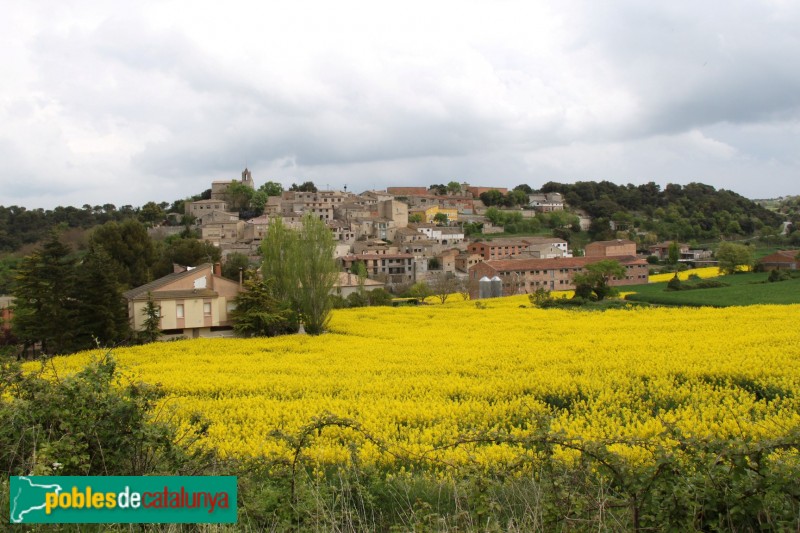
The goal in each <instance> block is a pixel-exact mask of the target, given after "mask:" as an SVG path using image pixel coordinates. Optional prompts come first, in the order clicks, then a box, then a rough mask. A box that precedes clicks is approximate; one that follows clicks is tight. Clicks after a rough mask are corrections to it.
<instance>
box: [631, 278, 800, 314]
mask: <svg viewBox="0 0 800 533" xmlns="http://www.w3.org/2000/svg"><path fill="white" fill-rule="evenodd" d="M662 276H663V275H662ZM668 276H670V275H666V276H664V277H668ZM768 277H769V274H768V273H766V272H753V273H749V272H740V273H738V274H735V275H733V276H723V277H718V278H717V277H713V278H710V280H713V281H716V282H718V283H717V285H718V286H713V285H714V284H709V286H707V287H706V288H696V289H693V290H691V289H692V287H693V286H694V285H696V283H693V282H691V281H687V282H686V283H685V286H684V289H690V290H670V289H669V287H668V281H665V282H661V283H651V284H649V285H642V286H638V287H634V288H632V289H631V290H633V291H635V293H634V294H628V295H626V296H625V298H626V299H627V300H630V301H635V302H648V303H652V304H661V305H687V306H697V307H701V306H713V307H728V306H736V305H755V304H796V303H800V277H793V278H790V279H788V280H785V281H779V282H775V283H770V282H769V281H768ZM684 279H687V278H686V277H685V276H684ZM702 286H703V285H700V286H699V287H702Z"/></svg>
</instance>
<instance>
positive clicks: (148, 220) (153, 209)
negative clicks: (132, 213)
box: [139, 202, 166, 227]
mask: <svg viewBox="0 0 800 533" xmlns="http://www.w3.org/2000/svg"><path fill="white" fill-rule="evenodd" d="M165 216H166V213H164V209H163V208H162V207H161V206H160V205H158V204H157V203H155V202H147V203H146V204H144V205H143V206H142V207H141V209H139V220H140V221H141V222H142V223H143V224H145V225H146V226H147V227H153V226H157V225H158V224H160V223H161V222H162V221H163V220H164V217H165Z"/></svg>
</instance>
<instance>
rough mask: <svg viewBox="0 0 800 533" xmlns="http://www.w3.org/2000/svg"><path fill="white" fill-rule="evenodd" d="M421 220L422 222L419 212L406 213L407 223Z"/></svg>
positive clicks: (415, 222) (419, 222)
mask: <svg viewBox="0 0 800 533" xmlns="http://www.w3.org/2000/svg"><path fill="white" fill-rule="evenodd" d="M422 222H423V220H422V214H420V213H412V214H410V215H408V223H409V224H421V223H422Z"/></svg>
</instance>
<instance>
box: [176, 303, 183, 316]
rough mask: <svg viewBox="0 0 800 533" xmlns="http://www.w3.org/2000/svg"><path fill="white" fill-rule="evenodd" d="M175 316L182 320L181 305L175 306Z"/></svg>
mask: <svg viewBox="0 0 800 533" xmlns="http://www.w3.org/2000/svg"><path fill="white" fill-rule="evenodd" d="M175 316H177V317H178V318H183V304H178V305H176V306H175Z"/></svg>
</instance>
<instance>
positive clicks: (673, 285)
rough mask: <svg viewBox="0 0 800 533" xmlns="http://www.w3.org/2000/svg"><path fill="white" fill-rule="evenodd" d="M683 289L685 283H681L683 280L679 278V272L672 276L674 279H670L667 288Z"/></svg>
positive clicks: (671, 289) (673, 289)
mask: <svg viewBox="0 0 800 533" xmlns="http://www.w3.org/2000/svg"><path fill="white" fill-rule="evenodd" d="M682 289H683V283H681V280H680V279H679V278H678V274H677V273H676V274H675V275H674V276H672V279H671V280H669V283H667V290H670V291H679V290H682Z"/></svg>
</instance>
